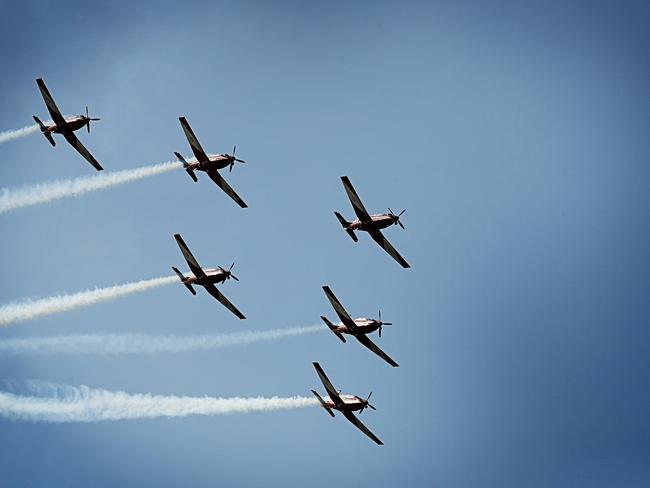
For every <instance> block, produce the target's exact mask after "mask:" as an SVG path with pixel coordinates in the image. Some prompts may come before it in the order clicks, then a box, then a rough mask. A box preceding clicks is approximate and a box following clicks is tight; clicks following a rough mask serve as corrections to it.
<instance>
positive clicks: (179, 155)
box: [174, 152, 199, 183]
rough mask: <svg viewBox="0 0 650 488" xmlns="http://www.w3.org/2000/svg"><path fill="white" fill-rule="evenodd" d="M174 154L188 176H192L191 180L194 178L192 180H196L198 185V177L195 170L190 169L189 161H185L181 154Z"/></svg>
mask: <svg viewBox="0 0 650 488" xmlns="http://www.w3.org/2000/svg"><path fill="white" fill-rule="evenodd" d="M174 154H175V155H176V157H177V158H178V160H179V161H180V162H181V163H183V168H185V171H187V174H188V175H190V178H192V179H193V180H194V182H195V183H196V182H197V181H199V180H198V178H197V177H196V174H195V173H194V170H192V169H190V167H189V166H190V163H188V162H187V161H185V158H184V157H183V156H182V155H181V154H180V153H177V152H175V153H174Z"/></svg>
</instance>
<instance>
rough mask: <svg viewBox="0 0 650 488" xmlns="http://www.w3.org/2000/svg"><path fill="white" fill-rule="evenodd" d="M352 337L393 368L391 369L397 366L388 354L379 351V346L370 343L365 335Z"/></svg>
mask: <svg viewBox="0 0 650 488" xmlns="http://www.w3.org/2000/svg"><path fill="white" fill-rule="evenodd" d="M354 337H356V338H357V340H358V341H359V342H360V343H361V344H363V345H364V346H366V347H367V348H368V349H370V350H371V351H372V352H374V353H375V354H376V355H377V356H379V357H380V358H382V359H383V360H384V361H386V362H387V363H388V364H390V365H391V366H393V367H397V366H399V364H397V363H396V362H395V361H393V360H392V359H391V358H390V356H389V355H388V354H386V353H385V352H384V351H382V350H381V349H379V346H378V345H377V344H375V343H374V342H372V341H371V340H370V338H369V337H368V336H367V335H365V334H362V335H355V336H354Z"/></svg>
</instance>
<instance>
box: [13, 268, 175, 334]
mask: <svg viewBox="0 0 650 488" xmlns="http://www.w3.org/2000/svg"><path fill="white" fill-rule="evenodd" d="M175 281H178V278H177V277H175V276H165V277H163V278H154V279H151V280H142V281H138V282H136V283H127V284H125V285H115V286H110V287H108V288H97V289H95V290H87V291H81V292H79V293H73V294H71V295H58V296H54V297H48V298H41V299H40V300H26V301H23V302H16V303H8V304H6V305H2V306H0V326H3V325H4V326H6V325H8V324H11V323H13V322H21V321H23V320H29V319H33V318H36V317H40V316H43V315H50V314H54V313H59V312H66V311H68V310H73V309H75V308H80V307H87V306H88V305H93V304H95V303H99V302H105V301H107V300H114V299H115V298H119V297H122V296H124V295H130V294H131V293H138V292H142V291H147V290H150V289H152V288H157V287H159V286H164V285H169V284H171V283H174V282H175Z"/></svg>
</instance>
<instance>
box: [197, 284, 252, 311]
mask: <svg viewBox="0 0 650 488" xmlns="http://www.w3.org/2000/svg"><path fill="white" fill-rule="evenodd" d="M205 289H206V290H207V291H208V293H209V294H210V295H212V296H213V297H214V298H216V299H217V300H219V301H220V302H221V303H222V304H223V305H224V306H225V307H226V308H227V309H228V310H230V311H231V312H232V313H234V314H235V315H236V316H237V317H238V318H240V319H245V318H246V317H245V316H244V314H243V313H241V312H240V311H239V310H238V309H237V307H235V306H234V305H233V304H232V303H230V300H228V299H227V298H226V297H225V296H224V295H223V293H221V292H220V291H219V290H218V289H217V287H216V286H214V285H212V284H209V285H205Z"/></svg>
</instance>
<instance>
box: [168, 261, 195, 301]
mask: <svg viewBox="0 0 650 488" xmlns="http://www.w3.org/2000/svg"><path fill="white" fill-rule="evenodd" d="M172 269H173V270H174V273H176V274H177V275H178V277H179V278H180V280H181V282H182V283H183V284H184V285H185V286H186V287H187V289H188V290H190V293H192V295H196V290H195V289H194V288H193V287H192V285H191V284H190V283H185V276H183V273H181V272H180V271H179V270H178V268H175V267H174V266H172Z"/></svg>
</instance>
